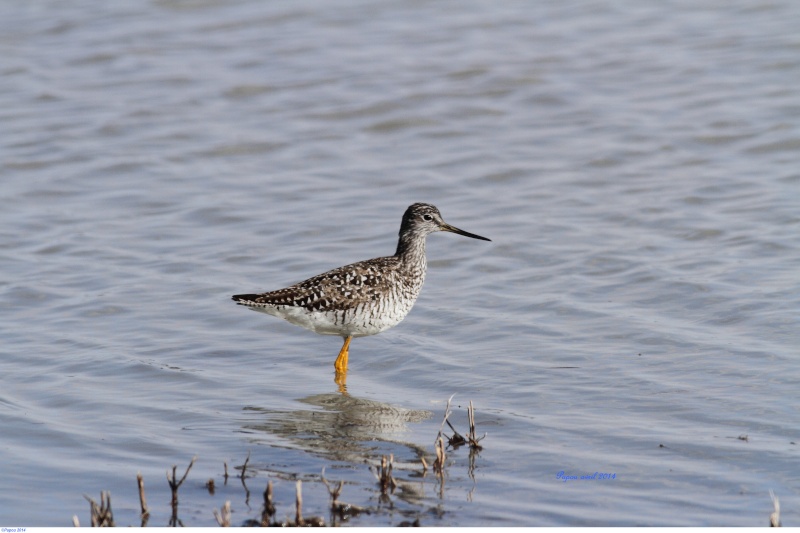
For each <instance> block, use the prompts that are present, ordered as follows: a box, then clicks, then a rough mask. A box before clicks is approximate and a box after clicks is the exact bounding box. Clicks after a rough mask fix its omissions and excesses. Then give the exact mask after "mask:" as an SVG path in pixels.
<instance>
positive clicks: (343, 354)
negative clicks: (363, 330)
mask: <svg viewBox="0 0 800 533" xmlns="http://www.w3.org/2000/svg"><path fill="white" fill-rule="evenodd" d="M351 340H353V337H346V338H345V339H344V345H343V346H342V349H341V350H339V357H337V358H336V362H335V363H333V367H334V368H335V369H336V371H337V372H347V359H348V356H349V355H350V354H349V350H350V341H351Z"/></svg>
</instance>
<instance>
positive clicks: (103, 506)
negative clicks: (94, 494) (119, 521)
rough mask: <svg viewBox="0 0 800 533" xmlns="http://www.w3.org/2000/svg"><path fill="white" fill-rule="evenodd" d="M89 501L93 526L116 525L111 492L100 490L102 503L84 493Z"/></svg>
mask: <svg viewBox="0 0 800 533" xmlns="http://www.w3.org/2000/svg"><path fill="white" fill-rule="evenodd" d="M83 497H84V498H86V499H87V500H88V501H89V512H90V513H91V524H92V527H114V513H113V512H112V511H111V493H110V492H108V491H100V505H98V504H97V502H96V501H94V500H93V499H92V498H90V497H89V496H87V495H85V494H84V495H83Z"/></svg>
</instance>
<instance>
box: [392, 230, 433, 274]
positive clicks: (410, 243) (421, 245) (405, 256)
mask: <svg viewBox="0 0 800 533" xmlns="http://www.w3.org/2000/svg"><path fill="white" fill-rule="evenodd" d="M394 255H395V257H397V258H399V259H400V261H401V262H402V263H403V265H404V266H405V267H406V268H409V269H414V270H417V269H421V270H422V272H425V269H426V268H427V261H426V259H425V236H424V235H414V234H409V233H403V234H401V235H400V240H399V241H397V251H396V252H395V254H394Z"/></svg>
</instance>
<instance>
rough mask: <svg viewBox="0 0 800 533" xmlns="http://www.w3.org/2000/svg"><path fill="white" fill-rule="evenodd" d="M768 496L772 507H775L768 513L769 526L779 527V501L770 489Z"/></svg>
mask: <svg viewBox="0 0 800 533" xmlns="http://www.w3.org/2000/svg"><path fill="white" fill-rule="evenodd" d="M769 497H770V498H772V507H773V508H774V509H775V510H774V511H772V514H770V515H769V527H781V502H780V501H779V500H778V497H777V496H775V493H774V492H772V489H769Z"/></svg>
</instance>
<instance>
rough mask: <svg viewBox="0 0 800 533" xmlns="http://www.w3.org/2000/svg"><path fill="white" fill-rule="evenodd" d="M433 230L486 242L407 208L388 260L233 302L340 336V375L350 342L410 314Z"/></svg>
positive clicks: (431, 210) (423, 208) (426, 208)
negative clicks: (341, 341)
mask: <svg viewBox="0 0 800 533" xmlns="http://www.w3.org/2000/svg"><path fill="white" fill-rule="evenodd" d="M436 231H449V232H451V233H457V234H459V235H463V236H465V237H470V238H473V239H481V240H484V241H490V240H491V239H487V238H486V237H481V236H480V235H475V234H474V233H469V232H466V231H464V230H461V229H458V228H456V227H455V226H451V225H450V224H447V223H446V222H445V221H444V220H443V219H442V215H441V214H440V213H439V210H438V209H437V208H436V207H435V206H432V205H430V204H413V205H411V206H409V207H408V209H406V212H405V214H403V221H402V223H401V224H400V239H399V241H398V242H397V251H395V253H394V255H391V256H388V257H377V258H375V259H368V260H366V261H360V262H358V263H353V264H352V265H346V266H342V267H339V268H334V269H333V270H329V271H328V272H325V273H323V274H319V275H318V276H314V277H313V278H309V279H307V280H305V281H301V282H300V283H297V284H295V285H292V286H290V287H286V288H285V289H278V290H276V291H272V292H265V293H262V294H237V295H235V296H233V300H235V301H236V302H237V303H238V304H239V305H245V306H247V307H249V308H250V309H252V310H254V311H260V312H262V313H267V314H270V315H273V316H277V317H280V318H283V319H284V320H288V321H289V322H291V323H292V324H295V325H298V326H302V327H304V328H306V329H310V330H311V331H314V332H316V333H320V334H322V335H338V336H340V337H342V338H343V339H344V344H343V345H342V349H341V350H339V355H338V357H337V358H336V361H335V362H334V368H335V369H336V372H337V373H344V372H346V371H347V362H348V357H349V349H350V341H351V340H352V339H353V337H365V336H367V335H375V334H376V333H380V332H381V331H385V330H387V329H389V328H391V327H393V326H396V325H397V324H399V323H400V321H402V320H403V318H405V316H406V315H407V314H408V312H409V311H411V307H413V305H414V302H415V301H416V300H417V296H419V293H420V290H421V289H422V283H423V282H424V281H425V271H426V269H427V261H426V259H425V238H426V237H427V236H428V235H430V234H431V233H434V232H436Z"/></svg>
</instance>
